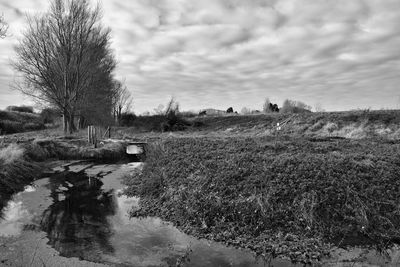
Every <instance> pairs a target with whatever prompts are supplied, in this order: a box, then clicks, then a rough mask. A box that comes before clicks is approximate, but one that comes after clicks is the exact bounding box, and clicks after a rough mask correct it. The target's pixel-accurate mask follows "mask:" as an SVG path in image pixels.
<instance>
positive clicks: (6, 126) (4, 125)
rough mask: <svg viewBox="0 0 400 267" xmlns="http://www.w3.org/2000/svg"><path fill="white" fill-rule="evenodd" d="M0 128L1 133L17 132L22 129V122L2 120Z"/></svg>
mask: <svg viewBox="0 0 400 267" xmlns="http://www.w3.org/2000/svg"><path fill="white" fill-rule="evenodd" d="M0 129H1V131H2V132H3V133H8V134H12V133H19V132H23V131H24V126H23V123H21V122H17V121H10V120H3V121H0Z"/></svg>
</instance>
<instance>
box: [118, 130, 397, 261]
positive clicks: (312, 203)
mask: <svg viewBox="0 0 400 267" xmlns="http://www.w3.org/2000/svg"><path fill="white" fill-rule="evenodd" d="M399 149H400V142H398V141H382V140H379V141H377V140H372V139H371V140H370V139H368V140H362V141H361V140H347V139H340V138H329V137H324V138H310V139H305V138H298V139H296V138H288V137H282V138H280V139H274V138H272V137H258V138H251V139H250V138H239V137H238V138H236V137H235V138H219V139H216V138H213V139H211V138H176V139H166V140H164V141H162V142H159V143H155V144H152V145H151V146H150V147H149V149H148V151H147V161H146V164H145V165H144V167H143V170H142V171H141V172H135V173H133V174H132V175H131V176H129V177H126V179H125V180H126V183H127V185H128V189H127V193H128V194H129V195H137V196H140V197H141V209H140V210H136V211H134V212H132V216H142V215H156V216H160V217H162V218H163V219H166V220H169V221H171V222H173V223H174V224H175V225H177V226H178V227H180V228H181V229H183V230H184V231H186V232H187V233H190V234H193V235H196V236H200V237H206V238H209V239H214V240H217V241H224V242H226V243H228V244H232V245H237V246H241V247H247V248H250V249H252V250H253V251H255V252H257V253H259V254H262V255H266V254H267V253H272V255H281V256H286V257H289V258H291V259H292V260H295V261H302V262H310V261H313V260H318V259H321V258H322V257H323V256H324V255H327V254H328V253H329V248H330V243H334V244H336V245H339V246H345V245H348V244H351V245H354V244H358V245H361V244H364V245H378V246H380V247H386V246H389V245H391V244H393V243H395V242H397V240H399V238H400V232H399V230H398V229H399V226H400V209H399V207H400V190H399V187H400V180H399V179H398V177H400V152H399V151H400V150H399Z"/></svg>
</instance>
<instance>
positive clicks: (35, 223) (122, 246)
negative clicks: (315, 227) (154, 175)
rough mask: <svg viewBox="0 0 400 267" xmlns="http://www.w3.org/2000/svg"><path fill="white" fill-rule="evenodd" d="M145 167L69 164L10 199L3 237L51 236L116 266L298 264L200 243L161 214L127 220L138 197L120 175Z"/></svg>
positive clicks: (71, 253)
mask: <svg viewBox="0 0 400 267" xmlns="http://www.w3.org/2000/svg"><path fill="white" fill-rule="evenodd" d="M140 166H141V163H130V164H111V165H110V164H108V165H107V164H106V165H93V164H87V163H85V164H83V163H75V164H64V165H63V166H61V167H58V168H56V169H55V173H54V174H53V175H51V177H48V178H44V179H40V180H37V181H36V182H35V183H34V184H33V185H31V186H28V187H26V188H25V191H24V192H21V193H19V194H17V195H15V196H14V197H13V199H12V200H11V201H9V202H8V204H7V206H6V208H5V209H4V210H3V214H2V218H3V219H2V220H1V221H0V236H15V237H18V235H20V234H21V233H23V232H24V231H41V232H45V233H46V236H47V238H48V240H49V241H48V244H49V245H50V246H51V247H52V248H54V249H56V250H57V251H58V252H59V253H60V255H61V256H64V257H77V258H79V259H82V260H87V261H91V262H97V263H105V264H108V265H112V266H179V265H180V266H221V267H223V266H268V265H273V266H294V265H292V264H291V263H290V262H289V261H285V260H280V259H274V260H272V261H271V262H268V263H266V262H265V261H263V260H261V259H257V258H256V257H254V255H253V254H251V253H249V252H247V251H244V250H239V249H236V248H232V247H227V246H224V245H222V244H219V243H216V242H210V241H207V240H199V239H196V238H194V237H191V236H188V235H186V234H184V233H182V232H180V231H179V230H178V229H177V228H175V227H173V226H172V225H171V224H169V223H167V222H164V221H162V220H161V219H159V218H156V217H147V218H141V219H139V218H129V215H128V212H129V210H130V209H132V208H135V207H138V201H139V199H137V198H135V197H133V198H128V197H126V196H125V195H123V194H122V193H121V192H122V189H123V185H122V184H121V177H123V175H124V174H126V173H128V172H129V171H132V170H133V169H135V168H140Z"/></svg>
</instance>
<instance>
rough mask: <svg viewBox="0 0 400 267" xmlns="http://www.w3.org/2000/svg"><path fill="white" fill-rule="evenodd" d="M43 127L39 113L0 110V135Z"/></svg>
mask: <svg viewBox="0 0 400 267" xmlns="http://www.w3.org/2000/svg"><path fill="white" fill-rule="evenodd" d="M44 128H45V125H44V123H43V120H42V118H41V117H40V115H39V114H34V113H27V112H16V111H4V110H0V135H1V134H13V133H20V132H27V131H37V130H42V129H44Z"/></svg>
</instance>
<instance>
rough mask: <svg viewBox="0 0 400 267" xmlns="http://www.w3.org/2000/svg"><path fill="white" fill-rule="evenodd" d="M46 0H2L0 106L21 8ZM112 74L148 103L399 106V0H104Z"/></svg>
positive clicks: (33, 8) (40, 7)
mask: <svg viewBox="0 0 400 267" xmlns="http://www.w3.org/2000/svg"><path fill="white" fill-rule="evenodd" d="M43 3H46V2H45V1H22V0H18V1H13V2H11V3H10V2H8V1H6V0H0V8H1V11H2V12H3V13H4V16H5V18H6V19H7V20H8V21H9V23H10V26H11V27H10V32H11V34H12V36H11V37H9V38H7V39H4V40H0V49H1V50H0V51H1V52H0V53H1V54H0V64H1V69H0V108H1V107H2V106H5V105H8V104H15V100H16V98H15V97H14V98H13V99H10V100H5V98H4V97H5V95H6V94H8V95H15V93H12V92H11V93H10V92H9V91H7V90H8V85H9V83H10V82H12V80H13V77H14V75H15V74H14V73H13V72H12V70H11V69H10V67H9V66H8V61H9V59H10V58H12V56H13V50H12V45H13V44H14V43H15V42H16V38H17V37H18V36H20V34H21V31H22V30H23V28H24V20H23V14H24V13H25V12H39V11H45V10H46V8H47V6H48V4H43ZM102 6H103V13H104V25H107V26H109V27H111V28H112V32H113V34H112V35H113V48H114V49H115V53H116V56H117V59H118V62H119V66H118V70H117V73H116V75H117V77H118V78H121V79H125V80H126V83H127V85H128V87H129V88H130V89H131V90H132V92H133V95H134V96H135V110H136V111H138V112H143V111H145V110H149V111H151V110H152V109H153V108H155V107H157V106H158V104H160V103H165V102H167V100H168V98H169V97H170V96H174V97H175V98H176V99H177V100H178V101H179V102H180V104H181V106H182V108H183V109H195V110H196V109H201V108H208V107H215V108H223V109H226V108H227V107H229V106H233V107H234V108H235V109H237V110H240V109H241V108H242V107H243V106H247V107H250V108H254V109H260V108H261V106H262V101H263V99H264V98H265V97H269V98H270V99H271V100H272V101H274V102H278V103H282V102H283V100H284V99H285V98H290V99H294V100H301V101H303V102H306V103H308V104H310V105H314V104H315V103H317V102H318V103H321V104H322V106H323V107H324V108H326V109H328V110H342V109H353V108H368V107H371V108H381V107H389V108H394V107H397V106H398V105H399V104H400V103H399V95H400V93H399V92H398V88H397V85H398V84H400V75H399V73H400V50H399V47H400V28H399V27H398V25H399V23H400V1H398V0H385V1H380V0H352V1H348V0H338V1H326V0H313V1H309V0H252V1H248V0H202V1H191V0H132V1H118V0H106V1H103V3H102Z"/></svg>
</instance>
